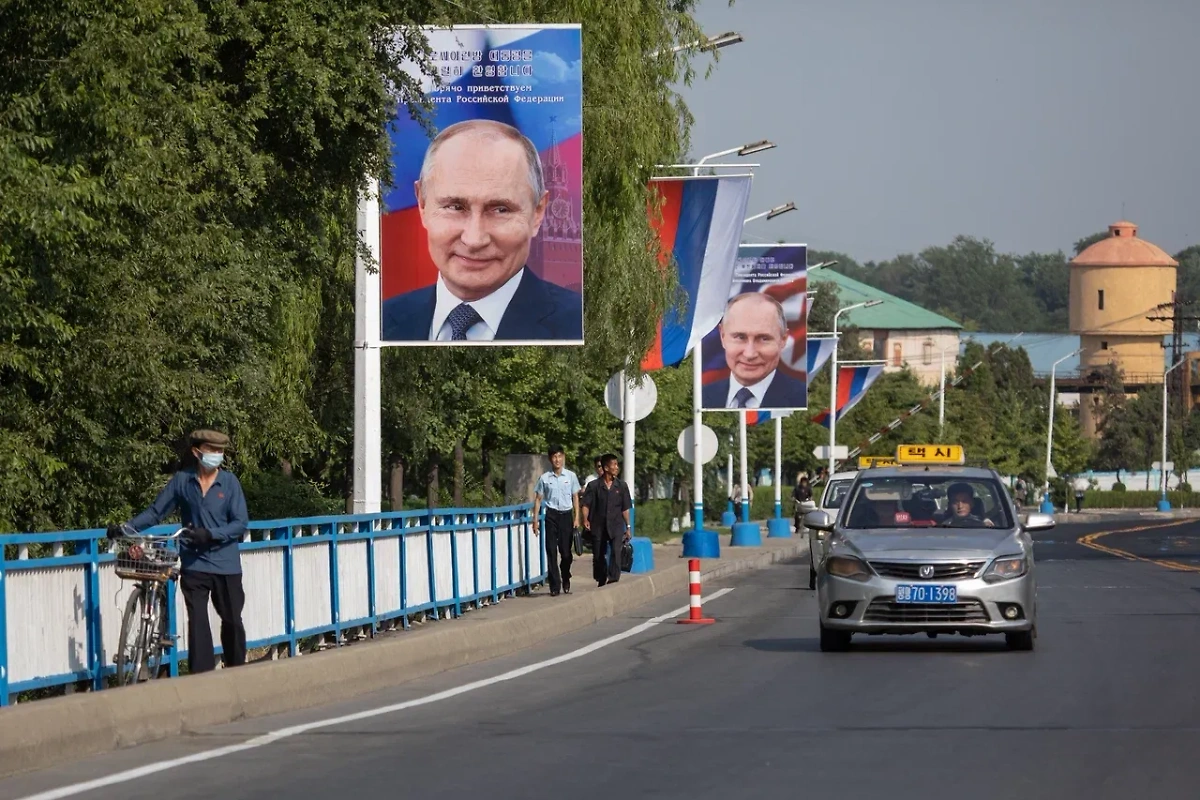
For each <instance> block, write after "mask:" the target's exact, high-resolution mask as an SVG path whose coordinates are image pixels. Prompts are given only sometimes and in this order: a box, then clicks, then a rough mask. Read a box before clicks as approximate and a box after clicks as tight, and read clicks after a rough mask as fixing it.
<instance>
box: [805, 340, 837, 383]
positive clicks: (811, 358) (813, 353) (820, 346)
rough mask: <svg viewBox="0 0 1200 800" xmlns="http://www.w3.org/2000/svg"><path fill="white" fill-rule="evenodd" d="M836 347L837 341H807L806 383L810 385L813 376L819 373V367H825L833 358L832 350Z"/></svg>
mask: <svg viewBox="0 0 1200 800" xmlns="http://www.w3.org/2000/svg"><path fill="white" fill-rule="evenodd" d="M835 347H837V339H809V340H808V348H807V349H808V352H807V355H808V382H809V384H810V385H811V384H812V379H813V376H814V375H816V374H817V373H818V372H820V371H821V367H823V366H825V362H827V361H828V360H829V359H830V358H831V357H832V356H833V349H834V348H835Z"/></svg>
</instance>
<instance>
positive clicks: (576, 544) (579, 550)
mask: <svg viewBox="0 0 1200 800" xmlns="http://www.w3.org/2000/svg"><path fill="white" fill-rule="evenodd" d="M571 547H572V548H573V549H574V550H575V555H577V556H581V555H583V532H582V531H581V530H579V528H576V529H574V530H573V531H571Z"/></svg>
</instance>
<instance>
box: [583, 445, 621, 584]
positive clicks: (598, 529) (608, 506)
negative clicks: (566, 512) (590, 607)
mask: <svg viewBox="0 0 1200 800" xmlns="http://www.w3.org/2000/svg"><path fill="white" fill-rule="evenodd" d="M600 463H601V464H602V465H603V468H604V472H603V473H602V474H601V476H600V477H599V478H597V479H596V480H594V481H592V482H591V483H589V484H588V487H587V490H586V491H585V492H584V499H583V503H582V510H583V527H584V530H587V531H590V532H591V534H592V576H593V577H594V578H595V579H596V584H597V585H599V586H603V585H604V584H606V583H616V582H617V581H619V580H620V579H621V546H622V545H624V544H625V542H626V541H627V540H628V539H629V509H630V508H631V507H632V505H633V501H632V499H631V498H630V496H629V486H628V485H627V484H626V483H625V481H623V480H621V479H620V478H618V477H617V475H618V474H620V472H621V466H620V464H619V462H618V461H617V457H616V456H615V455H613V454H612V453H605V454H604V455H602V456H600ZM610 550H611V552H609V551H610ZM606 555H607V556H608V559H607V561H608V563H607V564H606V563H605V556H606Z"/></svg>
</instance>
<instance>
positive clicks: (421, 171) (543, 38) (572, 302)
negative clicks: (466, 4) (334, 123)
mask: <svg viewBox="0 0 1200 800" xmlns="http://www.w3.org/2000/svg"><path fill="white" fill-rule="evenodd" d="M425 35H426V37H427V38H428V41H429V46H430V50H431V51H432V61H433V65H434V67H435V68H436V70H437V74H438V78H437V80H436V81H435V80H434V79H433V78H430V77H428V76H425V75H423V74H422V73H421V72H420V70H419V69H418V67H417V65H416V64H413V65H411V66H410V67H409V74H411V75H413V77H415V78H417V79H418V80H420V81H421V82H422V91H423V92H424V94H425V97H426V98H427V99H428V100H429V101H430V102H431V104H432V106H433V110H432V112H431V114H430V116H429V118H428V119H429V121H430V122H431V123H432V131H427V130H426V128H425V127H423V126H422V125H421V124H420V123H419V122H417V121H415V120H414V119H412V117H411V115H410V113H409V108H408V107H407V106H406V105H401V106H400V108H399V112H398V114H397V116H396V119H394V120H393V121H392V124H391V125H390V126H389V130H388V134H389V137H390V140H391V155H392V169H393V178H394V180H393V186H392V188H390V189H389V190H387V191H385V193H384V195H383V197H382V216H381V219H380V245H381V254H380V261H381V264H380V272H381V294H382V309H381V311H382V330H381V337H380V338H381V341H382V342H383V343H384V344H395V345H413V346H417V345H463V346H469V345H489V344H500V345H503V344H511V345H518V344H539V345H557V344H573V345H579V344H583V227H582V216H583V139H582V128H583V80H582V49H581V48H582V39H581V30H580V26H579V25H460V26H455V27H453V28H432V29H426V31H425Z"/></svg>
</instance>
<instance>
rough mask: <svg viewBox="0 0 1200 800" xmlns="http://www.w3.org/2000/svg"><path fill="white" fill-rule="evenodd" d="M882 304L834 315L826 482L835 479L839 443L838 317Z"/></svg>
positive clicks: (856, 305)
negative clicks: (836, 450) (836, 449)
mask: <svg viewBox="0 0 1200 800" xmlns="http://www.w3.org/2000/svg"><path fill="white" fill-rule="evenodd" d="M882 302H883V301H882V300H866V301H864V302H862V303H854V304H853V305H849V306H846V307H845V308H839V309H838V310H837V313H836V314H834V315H833V354H832V355H831V356H830V360H831V362H832V363H831V364H830V365H829V368H830V372H829V476H828V477H827V478H826V480H829V478H832V477H833V471H834V466H835V465H834V461H835V459H834V457H833V448H834V445H835V444H836V443H837V384H838V344H839V341H838V317H840V316H841V315H842V314H844V313H846V312H847V311H853V310H854V309H856V308H871V307H872V306H877V305H879V304H880V303H882Z"/></svg>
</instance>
